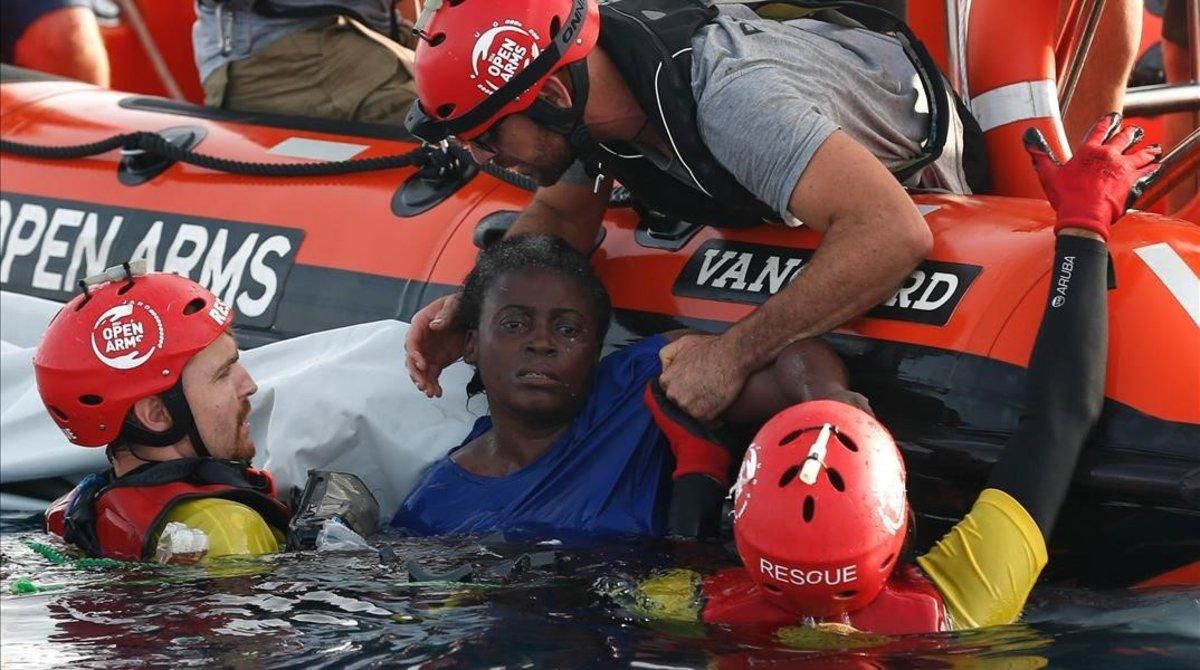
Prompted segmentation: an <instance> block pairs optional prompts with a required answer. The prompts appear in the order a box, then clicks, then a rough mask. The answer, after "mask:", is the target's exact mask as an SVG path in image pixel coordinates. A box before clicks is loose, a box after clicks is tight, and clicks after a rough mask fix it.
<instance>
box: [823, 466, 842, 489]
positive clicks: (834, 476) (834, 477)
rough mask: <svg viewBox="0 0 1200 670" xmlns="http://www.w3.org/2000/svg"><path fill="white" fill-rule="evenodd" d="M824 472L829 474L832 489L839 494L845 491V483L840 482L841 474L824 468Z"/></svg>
mask: <svg viewBox="0 0 1200 670" xmlns="http://www.w3.org/2000/svg"><path fill="white" fill-rule="evenodd" d="M825 472H827V473H829V483H830V484H833V488H835V489H837V490H838V493H841V492H843V491H845V490H846V482H845V481H843V480H842V473H840V472H838V471H837V470H834V469H833V468H826V469H825Z"/></svg>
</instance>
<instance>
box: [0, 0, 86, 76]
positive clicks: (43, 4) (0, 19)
mask: <svg viewBox="0 0 1200 670" xmlns="http://www.w3.org/2000/svg"><path fill="white" fill-rule="evenodd" d="M63 7H91V0H3V2H0V61H4V62H5V63H11V62H13V49H14V48H15V47H16V44H17V40H19V39H21V36H22V35H24V34H25V30H26V29H27V28H29V26H31V25H33V23H34V21H37V20H38V19H40V18H42V16H44V15H46V14H49V13H50V12H53V11H55V10H57V9H62V8H63Z"/></svg>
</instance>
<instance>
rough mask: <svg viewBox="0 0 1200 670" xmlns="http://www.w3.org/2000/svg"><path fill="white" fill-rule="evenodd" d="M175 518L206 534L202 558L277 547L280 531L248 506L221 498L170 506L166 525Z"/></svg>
mask: <svg viewBox="0 0 1200 670" xmlns="http://www.w3.org/2000/svg"><path fill="white" fill-rule="evenodd" d="M171 521H178V522H179V523H182V524H184V525H185V526H188V527H190V528H195V529H197V530H201V531H204V534H205V535H207V536H208V555H207V556H206V557H205V560H208V559H212V558H219V557H221V556H257V555H260V554H273V553H275V552H277V551H279V547H280V543H281V542H282V540H283V534H282V533H281V532H280V531H278V530H276V529H275V528H272V527H271V526H270V525H268V524H267V522H266V521H265V520H263V518H262V516H261V515H260V514H259V513H258V512H255V511H254V510H253V509H251V508H250V507H248V506H246V505H243V504H242V503H239V502H234V501H232V500H225V499H223V498H196V499H194V500H185V501H184V502H181V503H179V504H178V505H176V506H175V507H173V508H172V509H171V510H170V511H169V512H168V513H167V516H166V519H165V520H164V521H163V526H164V527H165V526H166V525H167V523H169V522H171Z"/></svg>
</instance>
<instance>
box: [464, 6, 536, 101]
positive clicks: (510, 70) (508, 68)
mask: <svg viewBox="0 0 1200 670" xmlns="http://www.w3.org/2000/svg"><path fill="white" fill-rule="evenodd" d="M477 35H478V37H477V38H476V40H475V46H474V47H473V48H472V49H471V79H472V81H474V82H475V86H476V87H478V88H479V90H480V91H482V92H483V93H484V94H485V95H491V94H493V93H495V92H496V91H498V90H500V87H501V86H503V85H505V84H507V83H508V82H509V80H511V79H512V78H513V77H514V76H515V75H516V74H517V73H518V72H520V71H521V70H524V69H525V68H527V67H529V63H530V62H531V61H532V60H533V59H534V58H537V57H538V55H539V54H540V53H541V50H539V49H538V42H540V41H541V39H542V38H541V36H539V35H538V33H537V31H536V30H534V29H533V28H526V27H525V26H523V25H521V22H520V21H518V20H516V19H507V20H505V21H504V22H503V23H500V22H497V23H495V24H494V25H493V26H492V27H491V28H489V29H488V30H486V31H484V32H483V34H477Z"/></svg>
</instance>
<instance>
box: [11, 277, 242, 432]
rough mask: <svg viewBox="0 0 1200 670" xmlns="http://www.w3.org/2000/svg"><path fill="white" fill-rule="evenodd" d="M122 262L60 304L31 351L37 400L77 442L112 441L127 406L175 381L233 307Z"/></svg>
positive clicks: (185, 283) (186, 283)
mask: <svg viewBox="0 0 1200 670" xmlns="http://www.w3.org/2000/svg"><path fill="white" fill-rule="evenodd" d="M127 268H128V266H125V269H122V268H121V267H117V268H112V269H109V270H106V271H105V273H104V274H103V275H101V276H98V277H97V279H99V280H100V281H104V280H107V283H103V284H101V285H99V286H97V287H95V288H92V289H91V290H90V291H89V290H87V289H85V291H84V293H83V294H82V295H78V296H75V298H74V299H72V300H71V301H70V302H68V303H67V304H66V305H65V306H63V308H62V309H61V310H59V312H58V314H56V315H55V317H54V319H53V320H51V321H50V326H49V327H48V328H47V329H46V333H45V334H44V335H43V336H42V341H41V343H40V344H39V345H38V348H37V353H36V354H34V357H33V369H34V373H35V375H36V376H37V385H38V393H39V394H41V396H42V402H43V403H44V404H45V405H46V409H47V410H49V412H50V416H51V417H52V418H53V419H54V421H55V422H56V423H57V424H58V427H59V428H61V429H62V431H63V433H65V434H66V436H67V439H68V440H70V441H71V442H74V443H75V444H78V445H80V446H83V447H101V446H104V445H106V444H109V443H111V442H112V441H113V440H114V439H116V437H117V436H118V435H119V434H120V433H121V430H122V428H123V424H124V422H125V416H126V415H127V414H128V413H129V410H130V408H131V407H133V404H134V403H135V402H137V401H138V400H141V399H142V398H146V397H149V396H152V395H156V394H159V393H163V392H165V391H167V390H169V389H171V388H172V387H174V386H175V384H176V383H177V382H178V381H179V377H180V374H181V373H182V372H183V366H184V365H185V364H186V363H187V362H188V361H189V360H190V359H191V358H192V356H194V355H195V354H196V353H197V352H199V351H200V350H202V349H204V348H205V347H207V346H208V345H210V344H212V343H213V341H215V340H216V339H217V337H219V336H220V335H221V333H223V332H225V330H226V329H227V328H229V324H230V323H232V322H233V310H232V309H231V308H230V307H229V306H228V305H226V304H225V303H224V302H221V301H220V300H219V299H217V297H216V296H215V295H213V294H212V293H210V292H209V291H208V290H207V289H205V288H204V287H203V286H201V285H199V284H197V283H196V282H194V281H192V280H191V279H188V278H187V277H180V276H178V275H172V274H148V275H138V274H137V272H136V271H130V270H128V269H127ZM84 281H85V282H89V283H91V282H93V281H96V279H93V278H89V279H87V280H84Z"/></svg>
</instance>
